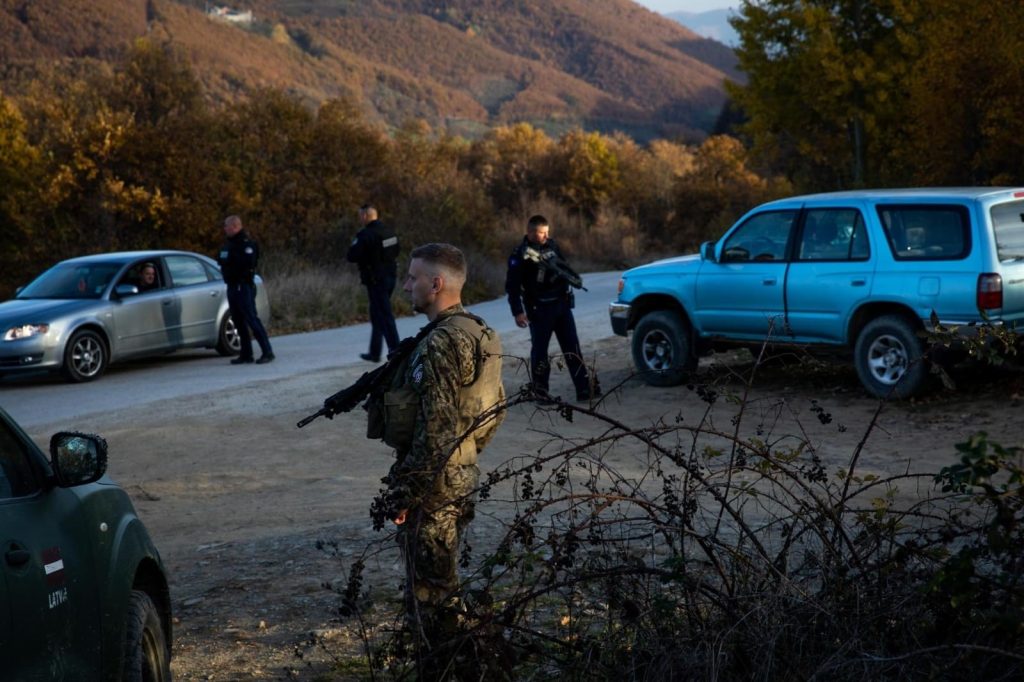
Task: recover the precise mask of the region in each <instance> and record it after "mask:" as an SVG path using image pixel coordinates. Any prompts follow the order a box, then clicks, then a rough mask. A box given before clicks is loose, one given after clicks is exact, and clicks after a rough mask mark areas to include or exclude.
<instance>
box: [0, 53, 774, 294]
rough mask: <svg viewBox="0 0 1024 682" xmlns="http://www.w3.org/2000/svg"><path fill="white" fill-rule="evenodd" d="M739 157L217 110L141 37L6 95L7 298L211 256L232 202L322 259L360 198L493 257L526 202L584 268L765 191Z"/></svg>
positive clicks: (678, 234) (607, 139)
mask: <svg viewBox="0 0 1024 682" xmlns="http://www.w3.org/2000/svg"><path fill="white" fill-rule="evenodd" d="M746 157H747V155H746V151H745V149H744V147H743V145H742V144H740V142H739V141H738V140H736V139H733V138H729V137H717V138H711V139H709V140H707V141H706V142H705V143H704V144H703V145H701V146H699V147H693V146H689V145H686V144H682V143H678V142H672V141H658V142H654V143H652V144H650V145H648V146H641V145H638V144H637V143H635V142H634V141H632V140H631V139H629V138H627V137H625V136H624V135H619V134H616V135H602V134H599V133H596V132H585V131H582V130H573V131H570V132H568V133H565V134H564V135H562V136H561V137H558V138H554V137H551V136H549V135H548V134H547V133H545V132H544V131H543V130H541V129H539V128H536V127H533V126H531V125H529V124H526V123H519V124H514V125H508V126H504V127H499V128H495V129H492V130H490V131H489V132H488V133H487V134H486V135H484V136H483V137H482V138H481V139H478V140H475V141H468V140H465V139H462V138H459V137H454V136H450V135H447V134H445V133H444V132H443V131H436V130H432V129H431V128H430V127H429V126H428V125H427V124H425V123H423V122H422V121H410V122H409V123H407V124H406V125H404V126H402V127H401V128H400V129H398V130H395V131H391V132H390V133H389V132H388V131H385V130H383V129H382V128H380V127H379V126H377V125H375V124H373V123H371V122H370V121H369V120H368V119H367V118H366V117H365V116H364V115H363V114H362V112H361V111H360V110H359V108H358V106H357V105H356V104H355V103H353V102H350V101H345V100H332V101H328V102H325V103H323V104H322V105H320V106H318V107H311V106H310V105H309V104H308V102H305V101H303V100H302V99H301V97H299V96H297V95H294V94H291V93H288V92H284V91H282V90H277V89H265V90H261V91H259V92H256V93H253V94H251V95H248V96H239V97H238V98H237V99H236V100H235V101H234V102H232V103H230V104H228V105H226V106H219V107H215V106H213V105H210V104H209V103H208V102H207V100H206V98H204V93H203V89H202V86H201V84H200V82H199V80H198V78H197V76H196V74H195V73H194V72H193V71H192V69H191V68H190V66H189V64H188V62H187V60H186V59H184V57H183V56H182V55H180V54H179V53H177V52H176V51H175V50H174V48H172V47H170V46H167V45H158V44H154V43H152V42H150V41H148V40H145V39H143V40H139V41H137V42H136V43H135V44H134V45H133V46H132V47H131V49H130V50H128V51H127V53H126V55H125V57H124V59H123V60H122V62H120V63H119V64H116V65H113V66H104V67H101V68H92V69H91V70H89V71H88V72H87V73H74V72H72V71H71V70H70V69H67V68H63V69H61V68H52V69H50V70H49V71H47V72H45V73H38V74H34V77H33V78H32V79H31V81H30V82H29V84H28V85H26V86H24V87H20V88H18V89H17V92H16V93H15V92H9V93H8V94H6V95H5V94H3V93H0V224H2V225H3V230H4V233H5V238H4V240H3V244H4V246H3V252H2V255H0V286H2V287H3V292H4V294H5V296H10V295H12V294H13V289H14V287H15V286H17V285H18V284H23V283H25V281H27V279H28V278H30V277H31V276H32V275H34V274H35V273H37V272H39V271H40V270H41V269H42V268H45V267H47V266H49V265H51V264H53V263H54V262H56V261H58V260H60V259H62V258H67V257H71V256H74V255H80V254H85V253H96V252H103V251H111V250H122V249H148V248H182V249H190V250H196V251H199V252H203V253H211V252H213V251H214V250H215V249H216V248H217V246H218V244H219V242H220V239H221V231H220V224H221V221H222V220H223V217H224V216H225V215H227V214H230V213H239V214H241V215H242V216H243V217H244V219H245V221H246V224H247V225H248V226H251V227H252V229H253V231H254V232H255V233H256V235H257V236H258V238H259V239H260V241H261V242H262V243H263V244H264V245H265V247H266V249H267V250H268V251H275V250H278V251H284V252H287V253H289V254H291V255H293V256H296V257H298V258H299V259H304V260H306V261H308V262H310V263H311V264H322V263H323V261H325V260H327V259H338V258H340V257H341V256H342V255H343V253H344V251H343V249H344V247H347V244H348V239H349V238H351V236H352V234H353V233H354V232H355V229H356V225H355V209H356V207H358V206H359V205H360V204H362V203H364V202H367V201H370V202H373V203H375V204H377V205H378V206H380V208H381V209H382V211H383V214H384V216H385V217H386V218H387V219H388V220H390V221H393V222H394V223H395V224H396V225H397V226H398V227H399V228H400V230H401V233H402V234H403V236H404V237H405V240H404V241H405V243H406V245H411V244H413V243H416V242H422V241H426V240H446V241H452V242H455V243H458V244H460V245H464V246H466V247H467V249H469V250H470V251H472V252H474V255H476V256H478V257H481V258H485V259H487V260H495V259H498V260H500V259H503V258H504V256H505V255H506V253H507V251H508V250H509V249H510V248H511V247H512V245H513V244H514V243H515V241H516V240H517V239H518V236H519V235H521V234H522V231H523V229H524V226H525V217H524V216H528V215H529V214H530V213H533V212H537V207H538V205H539V206H541V207H544V208H546V210H549V211H554V212H556V213H557V214H558V215H556V216H554V218H555V219H556V220H558V219H561V222H562V223H563V224H564V227H565V228H567V229H565V230H562V229H560V228H561V227H562V225H560V224H559V223H557V222H556V229H558V230H559V232H560V233H561V236H563V237H569V236H571V235H576V241H577V242H578V243H579V247H580V248H579V251H580V252H581V255H582V256H583V257H584V258H585V259H586V258H587V256H588V254H587V253H586V252H587V250H588V248H587V245H588V244H590V245H591V247H590V249H589V250H590V252H591V253H590V254H589V255H590V259H591V260H592V261H593V262H595V263H602V264H607V265H625V264H627V263H628V262H629V259H630V257H629V254H633V257H634V258H635V257H636V255H637V254H639V253H649V252H651V251H666V252H667V251H671V250H678V249H682V248H687V247H691V246H693V245H694V244H696V243H699V241H700V240H701V239H703V238H705V237H706V236H710V235H712V234H715V233H717V232H718V231H720V230H721V228H723V227H724V226H726V225H728V224H729V222H730V221H731V220H732V219H733V218H734V217H735V214H736V213H737V212H741V211H742V210H744V209H745V208H746V207H749V206H750V205H752V204H754V203H756V202H758V201H760V200H762V199H763V198H766V197H768V196H770V195H771V194H773V193H778V192H779V191H780V190H779V188H778V187H777V186H776V185H775V184H774V182H773V181H771V180H768V179H765V178H764V177H762V176H761V175H759V174H758V173H757V172H755V171H754V170H753V169H752V168H751V167H750V166H749V165H748V162H747V158H746ZM520 223H522V224H520ZM597 234H600V235H604V238H602V239H601V240H598V241H597V242H595V241H594V240H593V239H592V237H593V235H597Z"/></svg>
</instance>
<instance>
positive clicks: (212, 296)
mask: <svg viewBox="0 0 1024 682" xmlns="http://www.w3.org/2000/svg"><path fill="white" fill-rule="evenodd" d="M218 296H220V292H219V291H217V290H216V289H214V290H213V291H211V292H210V298H217V297H218Z"/></svg>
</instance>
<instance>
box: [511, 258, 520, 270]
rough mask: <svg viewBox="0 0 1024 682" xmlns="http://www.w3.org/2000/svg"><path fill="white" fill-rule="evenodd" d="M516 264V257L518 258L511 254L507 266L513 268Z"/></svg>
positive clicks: (517, 260) (517, 262) (517, 261)
mask: <svg viewBox="0 0 1024 682" xmlns="http://www.w3.org/2000/svg"><path fill="white" fill-rule="evenodd" d="M518 264H519V259H518V258H516V257H515V256H512V257H510V258H509V259H508V266H509V267H510V268H514V267H515V266H516V265H518Z"/></svg>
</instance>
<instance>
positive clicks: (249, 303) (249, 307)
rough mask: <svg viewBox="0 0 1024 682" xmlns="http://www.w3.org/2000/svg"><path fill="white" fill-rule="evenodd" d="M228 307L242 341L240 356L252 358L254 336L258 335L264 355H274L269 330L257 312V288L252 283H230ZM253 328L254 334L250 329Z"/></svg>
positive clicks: (257, 341)
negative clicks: (265, 327) (250, 332)
mask: <svg viewBox="0 0 1024 682" xmlns="http://www.w3.org/2000/svg"><path fill="white" fill-rule="evenodd" d="M228 308H230V309H231V319H232V320H234V321H235V329H237V330H238V339H239V340H240V341H241V342H242V351H241V352H240V353H239V357H242V358H252V337H253V336H255V337H256V343H258V344H260V350H261V351H262V352H263V354H264V355H273V354H274V351H273V350H272V349H271V347H270V337H268V336H267V330H266V329H264V328H263V323H262V322H260V318H259V315H257V314H256V289H255V287H254V286H253V285H251V284H229V285H228ZM250 329H252V336H250V334H249V330H250Z"/></svg>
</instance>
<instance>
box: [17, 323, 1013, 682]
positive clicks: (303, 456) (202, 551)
mask: <svg viewBox="0 0 1024 682" xmlns="http://www.w3.org/2000/svg"><path fill="white" fill-rule="evenodd" d="M507 350H510V351H512V352H516V351H517V350H518V351H522V350H525V349H507ZM584 350H585V352H586V353H588V355H589V356H590V358H591V359H592V360H593V361H594V362H595V364H596V366H597V367H598V369H599V371H600V376H601V379H602V383H603V384H604V386H605V387H606V388H612V387H615V386H618V389H617V390H616V391H615V392H614V393H613V394H612V395H611V396H609V397H608V399H607V400H606V401H605V402H604V403H603V404H602V408H601V409H602V410H603V411H605V412H607V413H608V414H609V415H613V416H614V417H615V418H616V419H618V420H620V421H622V422H623V423H626V424H631V425H635V426H645V425H649V424H651V423H652V422H653V421H654V420H656V419H658V418H660V417H663V416H671V415H677V414H678V415H682V416H683V417H684V418H685V419H690V420H694V421H696V420H699V418H700V416H701V414H702V413H703V411H704V409H705V408H706V405H705V404H704V403H702V402H701V401H700V400H698V399H697V398H696V397H695V394H694V392H693V391H691V390H687V389H686V387H675V388H652V387H649V386H646V385H644V384H643V383H641V382H640V381H639V380H638V379H636V378H630V371H631V368H630V366H629V363H628V357H629V354H628V346H627V342H626V341H625V340H624V339H621V338H610V339H604V340H602V341H600V342H598V343H596V344H594V345H592V346H591V347H589V348H585V349H584ZM744 362H745V361H744V360H743V359H742V358H741V357H740V358H737V357H735V356H729V357H726V358H724V360H723V358H721V357H719V358H718V359H717V360H715V362H714V363H712V364H711V365H709V364H707V363H706V362H705V363H704V364H702V368H701V378H702V379H703V380H709V379H713V380H715V381H719V382H724V384H725V385H726V386H727V387H728V386H731V387H732V388H733V389H739V388H740V387H741V386H742V384H741V383H739V380H738V379H737V378H735V376H736V373H737V372H749V370H750V369H751V366H750V365H749V363H747V364H744ZM358 371H359V368H350V369H347V370H334V371H330V370H327V371H319V372H316V373H311V374H308V375H302V376H298V377H294V378H291V379H286V380H276V381H268V382H260V383H252V384H249V385H246V386H244V387H243V388H242V389H239V390H233V391H230V392H217V393H210V394H206V395H201V396H198V397H192V398H183V399H178V400H169V401H166V402H164V403H162V404H161V405H160V409H159V410H158V411H154V410H153V409H152V408H151V407H147V408H145V409H141V408H138V409H127V410H123V411H119V412H118V413H116V414H111V415H109V416H108V417H104V418H101V419H98V420H96V421H95V423H93V424H92V427H93V429H94V430H95V431H96V432H98V433H101V434H102V435H104V436H105V437H106V438H107V439H108V441H109V443H110V469H109V470H110V474H111V476H112V477H113V478H114V479H115V480H117V481H118V482H119V483H121V485H122V486H124V487H125V488H126V489H127V490H128V492H129V493H130V495H131V496H132V498H133V500H134V502H135V504H136V506H137V509H138V511H139V514H140V516H141V517H142V518H143V520H144V521H145V523H146V524H147V526H148V527H149V529H150V531H151V533H152V534H153V536H154V538H155V540H156V543H157V545H158V547H159V548H160V550H161V552H162V554H163V556H164V558H165V560H166V562H167V564H168V566H169V569H170V572H171V581H172V584H171V590H172V598H173V605H174V611H175V618H176V632H175V645H174V663H173V669H174V672H175V675H176V678H177V679H179V680H244V679H347V678H349V677H351V678H352V679H355V678H356V676H357V675H358V670H359V669H360V662H359V660H358V655H359V654H360V652H361V649H360V645H359V639H358V637H356V636H355V633H354V631H353V630H351V629H350V626H349V625H347V624H342V623H340V622H339V621H338V620H337V619H336V608H337V604H338V598H337V596H336V595H335V594H333V593H332V592H331V591H329V590H328V589H326V588H325V587H324V583H332V582H333V583H337V582H338V581H340V580H341V579H342V577H343V572H344V569H345V567H346V561H345V560H346V558H351V557H352V556H354V555H355V554H357V553H359V552H360V551H361V550H362V549H363V547H365V546H366V544H367V543H368V542H370V541H373V540H375V539H379V538H380V536H379V534H377V533H374V532H373V530H372V528H371V524H370V520H369V515H368V508H369V503H370V501H371V499H372V498H373V495H374V494H375V492H376V491H377V489H378V486H379V479H380V476H381V475H382V474H383V473H384V472H385V471H386V470H387V467H388V466H389V463H390V456H391V455H390V452H389V451H388V449H387V448H386V447H385V446H383V444H381V443H379V442H376V441H368V440H366V439H365V438H363V430H364V427H365V425H364V420H363V413H362V412H361V411H358V412H357V413H353V414H350V415H342V416H339V417H338V418H336V419H334V420H333V421H326V420H318V421H317V422H315V423H314V424H312V425H310V426H308V427H306V428H305V429H302V430H301V431H300V430H297V429H296V428H295V424H296V422H297V421H298V420H299V419H300V418H301V417H303V416H305V415H306V414H307V413H308V412H310V411H312V410H313V409H315V408H316V407H318V406H319V405H320V403H321V401H322V399H323V397H324V396H325V395H328V394H330V393H332V392H334V391H336V390H337V389H338V388H340V387H342V386H344V385H347V384H348V383H350V382H351V381H353V380H354V379H355V378H356V375H357V373H358ZM957 378H958V379H959V380H960V381H961V383H962V385H961V387H960V390H959V391H957V392H956V393H950V392H945V391H939V392H936V393H933V394H931V395H929V396H927V397H926V398H924V399H923V400H921V401H916V402H908V403H900V404H894V405H890V406H887V407H886V408H885V410H884V411H883V413H882V415H881V417H880V419H879V421H878V428H877V429H876V430H875V431H874V433H873V434H872V435H871V438H870V439H869V441H868V446H867V448H866V450H865V454H864V456H863V458H862V460H861V469H862V470H864V471H878V472H886V471H902V470H906V469H911V470H918V471H937V470H938V469H939V468H941V467H942V466H945V465H946V464H949V463H952V462H953V461H954V459H955V449H954V445H955V444H956V443H958V442H961V441H963V440H964V439H965V438H966V437H967V436H968V435H970V434H972V433H975V432H976V431H979V430H985V431H987V432H988V433H989V435H990V437H991V438H992V439H993V440H995V441H998V442H1002V443H1004V444H1007V445H1010V444H1019V443H1021V442H1022V441H1024V419H1021V408H1020V397H1019V396H1020V395H1021V393H1024V390H1022V388H1024V381H1022V379H1021V377H1020V376H1018V375H1014V374H1007V373H1005V372H1003V373H996V372H992V371H987V370H983V369H978V368H973V369H966V370H963V371H962V372H960V373H958V375H957ZM505 381H506V387H507V389H508V390H510V391H515V390H517V389H518V387H519V386H521V385H522V384H523V383H524V382H525V375H524V373H523V370H522V366H521V365H517V364H516V363H507V364H506V373H505ZM552 384H553V389H554V390H555V392H558V391H559V390H561V391H562V392H563V393H565V394H568V393H569V388H570V384H569V382H568V379H567V378H566V376H565V374H564V371H563V372H562V373H561V374H558V375H556V376H555V377H554V379H553V382H552ZM780 401H782V402H781V403H780ZM812 401H816V402H812ZM768 402H771V403H772V405H775V406H777V405H779V404H784V405H785V406H786V410H785V412H786V415H784V416H783V417H781V419H783V420H789V422H788V423H782V424H780V425H779V428H788V429H791V430H792V431H793V432H794V433H796V432H799V431H804V432H806V434H807V437H808V438H809V440H810V441H811V442H812V443H813V444H814V445H815V447H817V448H818V449H819V451H820V453H821V455H822V456H823V458H824V459H825V461H826V463H827V465H828V466H829V468H830V469H835V468H837V467H840V466H844V465H845V464H846V463H847V461H848V459H849V457H850V453H851V452H852V451H853V449H854V447H855V446H856V443H857V442H858V441H859V440H860V438H861V437H862V436H863V434H864V430H865V428H866V427H867V424H868V423H869V422H870V420H871V418H872V416H873V415H874V412H875V410H876V408H877V407H878V404H877V402H876V401H874V400H872V399H870V398H868V397H867V396H866V394H865V393H864V392H863V390H862V389H861V388H860V386H859V385H858V383H857V381H856V378H855V376H854V375H853V373H852V371H850V370H846V369H836V368H834V367H823V366H820V365H812V366H806V365H788V366H774V367H763V368H759V369H758V380H757V382H756V384H755V388H754V390H753V392H752V393H751V396H750V403H749V404H750V405H751V409H753V410H757V409H761V408H759V407H758V406H759V405H767V404H768ZM716 409H721V410H723V412H722V415H721V416H720V417H718V419H720V420H721V422H722V423H727V421H728V416H729V414H731V412H730V409H734V408H729V407H728V406H727V405H725V404H723V405H721V406H719V407H716ZM773 409H775V408H773ZM815 410H825V411H827V413H828V414H829V415H830V416H831V417H832V420H831V421H830V422H829V423H825V421H824V420H821V419H818V418H816V417H817V415H818V414H820V412H819V411H815ZM59 426H60V425H59V424H56V425H55V424H50V425H45V426H40V427H37V428H35V429H33V431H32V435H33V437H34V438H36V439H37V441H38V442H40V443H41V444H45V442H46V440H47V439H48V437H49V435H50V433H51V432H52V431H53V430H54V429H55V428H59ZM596 428H597V425H596V424H595V423H594V422H593V421H588V420H587V419H576V420H574V422H573V423H572V424H567V423H565V422H564V421H563V420H562V419H561V418H559V417H558V416H557V414H554V413H552V412H550V411H543V410H537V409H536V408H535V407H531V406H527V405H520V406H516V407H514V408H513V409H512V410H511V411H510V414H509V416H508V419H507V420H506V422H505V424H504V425H503V426H502V428H501V429H500V431H499V434H498V436H497V438H496V440H495V441H494V442H493V443H492V444H491V446H490V447H489V448H488V449H487V451H486V452H485V453H484V456H483V460H482V463H481V468H482V469H483V470H484V471H485V472H486V471H487V470H488V468H489V467H493V466H496V465H497V464H499V463H501V462H504V461H505V460H507V459H509V458H511V457H514V456H516V455H519V454H528V453H532V452H536V451H537V450H538V449H539V448H541V447H542V446H543V445H544V443H545V442H547V441H549V440H550V438H551V434H552V433H557V434H559V435H563V436H569V437H586V436H587V435H588V434H591V433H593V432H595V430H596ZM623 466H629V464H628V462H625V463H623ZM489 524H490V525H489ZM498 524H499V521H498V520H496V519H490V518H486V517H483V518H482V517H480V516H478V520H477V521H475V522H474V525H473V527H472V529H471V531H472V532H473V533H477V534H486V533H488V532H490V531H494V530H497V529H498ZM491 526H494V527H493V528H492V527H491ZM319 541H327V542H328V543H333V544H328V545H327V546H326V549H327V550H328V551H322V550H321V549H318V544H320V542H319ZM332 547H333V548H334V549H332ZM332 552H336V553H337V554H338V555H339V556H332V555H331V554H332ZM397 561H398V555H397V552H396V551H387V552H384V553H383V554H380V555H378V556H377V557H375V559H374V560H373V562H372V563H371V564H370V566H369V569H370V572H371V573H372V574H373V580H374V581H375V584H376V586H377V588H379V589H380V590H382V591H383V592H384V594H387V591H388V590H389V589H391V588H392V587H393V588H394V596H395V597H396V598H397V596H398V591H397V589H398V583H399V572H398V565H397ZM385 610H386V604H385ZM311 633H315V635H316V637H315V640H316V641H317V642H319V644H317V645H315V646H310V645H309V642H310V634H311ZM346 671H348V672H346Z"/></svg>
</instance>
